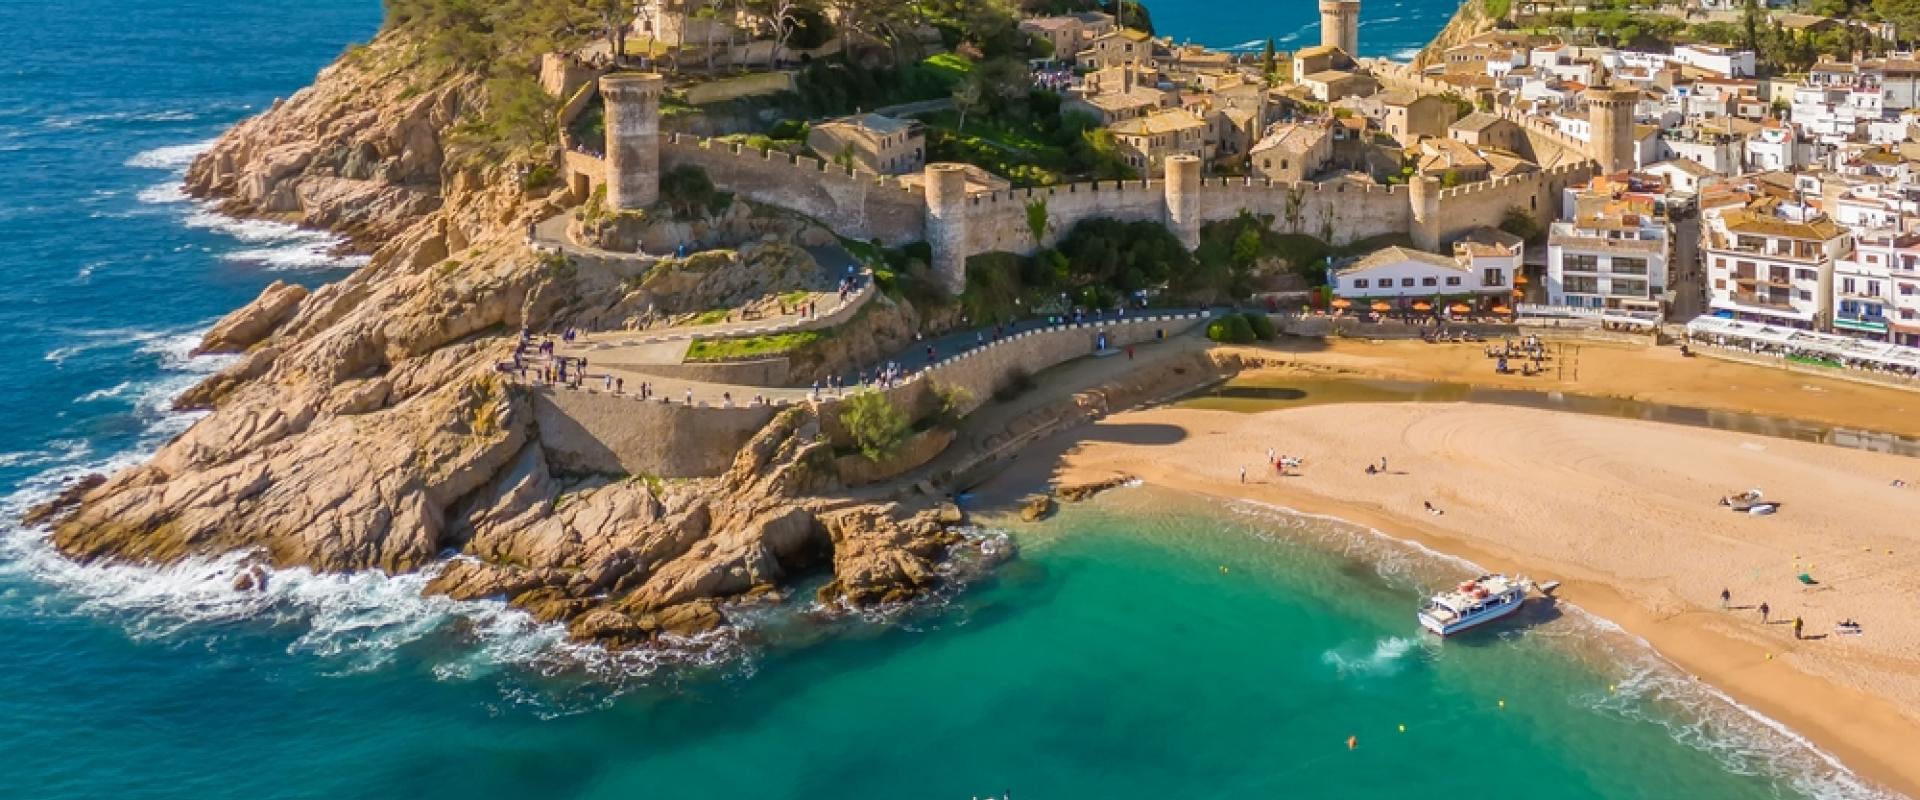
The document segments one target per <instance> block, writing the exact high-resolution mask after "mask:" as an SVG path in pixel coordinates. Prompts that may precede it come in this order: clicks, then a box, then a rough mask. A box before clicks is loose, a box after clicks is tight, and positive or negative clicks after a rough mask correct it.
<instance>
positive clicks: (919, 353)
mask: <svg viewBox="0 0 1920 800" xmlns="http://www.w3.org/2000/svg"><path fill="white" fill-rule="evenodd" d="M1195 313H1201V310H1199V309H1182V310H1178V311H1172V310H1163V309H1152V310H1149V311H1144V312H1134V313H1131V314H1128V315H1127V317H1126V318H1125V319H1138V318H1140V317H1162V316H1166V317H1173V316H1180V315H1190V314H1195ZM1118 319H1120V318H1117V317H1115V316H1114V315H1113V314H1111V313H1109V314H1107V315H1106V317H1105V319H1104V320H1096V319H1094V318H1088V319H1086V320H1085V323H1086V324H1098V322H1100V321H1107V322H1112V321H1116V320H1118ZM1074 324H1075V323H1073V322H1072V321H1070V320H1061V319H1052V320H1049V319H1045V318H1042V319H1034V320H1023V321H1022V322H1020V323H1019V324H1016V325H1012V326H1005V327H1002V328H1001V330H1000V332H1001V335H1002V337H1009V336H1013V335H1015V334H1017V333H1027V332H1032V331H1039V330H1044V329H1048V328H1058V329H1068V328H1071V327H1072V326H1073V325H1074ZM993 331H994V329H993V328H978V329H974V330H968V331H963V332H958V333H954V334H950V335H948V336H943V337H941V338H939V339H936V340H933V341H931V342H925V343H920V344H916V345H915V346H914V347H912V348H910V349H909V350H907V351H906V352H902V353H899V354H896V355H895V356H894V357H892V358H890V359H886V360H884V361H882V362H880V363H878V364H869V365H865V366H863V368H862V370H861V371H863V372H865V373H867V374H869V375H871V374H873V373H874V372H876V371H877V370H878V369H879V368H880V367H882V366H885V365H887V364H893V365H896V366H897V367H898V369H899V370H900V372H901V373H902V374H903V375H905V376H906V377H904V378H903V379H902V381H907V380H913V379H914V378H916V377H918V375H919V373H921V372H923V371H925V370H926V369H928V368H929V367H931V366H936V365H938V364H939V362H941V361H945V360H947V359H951V358H954V357H957V356H959V355H962V354H964V353H965V352H967V351H969V350H972V349H975V348H976V347H980V346H983V345H984V344H989V343H992V342H993V341H994V340H993ZM929 344H930V345H932V346H933V347H934V351H933V356H934V357H933V358H932V359H931V360H929V358H928V352H927V349H926V348H927V346H928V345H929ZM556 350H558V348H556ZM559 355H562V356H568V355H570V354H568V353H564V352H562V353H559ZM574 357H575V358H577V356H574ZM1081 360H1089V359H1081ZM1097 360H1099V361H1105V362H1112V363H1114V364H1116V365H1120V366H1116V367H1109V369H1124V368H1125V366H1124V365H1125V364H1127V363H1128V362H1127V361H1126V359H1125V358H1123V357H1118V356H1115V357H1110V358H1106V359H1097ZM522 362H523V364H524V365H525V366H526V367H527V372H526V378H525V380H526V381H527V382H528V383H529V384H534V385H542V383H543V382H542V381H541V380H540V379H539V377H540V371H541V369H542V368H547V367H551V366H553V365H552V364H551V362H549V361H548V360H547V359H545V358H543V357H540V356H537V355H533V354H532V352H531V349H530V350H529V354H528V355H527V356H525V357H523V359H522ZM572 363H577V362H572ZM509 366H510V365H502V367H503V369H504V368H507V367H509ZM513 374H515V375H516V376H517V375H518V374H519V373H518V371H517V370H515V371H513ZM572 374H573V368H572V367H569V370H568V375H569V376H571V375H572ZM849 378H850V381H849V385H848V387H846V388H842V389H840V390H837V391H835V390H829V389H821V390H820V391H819V393H818V394H817V395H816V394H815V392H814V389H813V388H812V387H810V386H800V387H793V386H788V387H767V386H746V385H740V384H726V383H708V382H703V381H692V380H684V379H673V378H660V377H656V376H653V375H648V374H645V373H642V372H637V371H635V370H634V369H631V368H627V367H622V366H620V365H618V364H612V363H607V362H600V361H596V360H595V357H594V356H593V355H588V356H587V369H586V371H585V377H584V378H583V379H582V380H581V381H580V388H581V389H582V390H592V391H609V389H608V386H607V384H608V380H609V379H615V380H620V381H624V387H623V391H621V393H622V394H624V395H628V396H634V395H637V393H638V392H639V389H640V385H641V384H642V383H647V384H650V385H651V387H652V391H653V397H654V398H655V399H659V400H662V401H665V402H675V403H684V402H688V401H689V399H691V401H692V402H693V403H695V404H697V405H705V406H720V405H725V404H726V403H728V402H731V403H732V404H733V405H735V406H745V405H748V404H750V403H752V402H754V400H755V398H762V399H764V400H765V401H766V402H767V403H769V404H773V405H785V404H788V403H798V402H804V401H807V400H811V399H814V398H815V397H820V398H831V397H841V396H845V395H846V394H850V393H851V392H853V391H855V390H857V389H858V388H860V387H859V386H856V385H854V383H856V382H857V380H858V377H857V375H855V376H849ZM616 386H619V384H616Z"/></svg>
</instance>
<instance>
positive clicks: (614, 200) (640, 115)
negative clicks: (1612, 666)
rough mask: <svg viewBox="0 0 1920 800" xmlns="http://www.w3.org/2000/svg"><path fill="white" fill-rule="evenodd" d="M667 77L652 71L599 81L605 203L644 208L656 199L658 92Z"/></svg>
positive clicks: (658, 125)
mask: <svg viewBox="0 0 1920 800" xmlns="http://www.w3.org/2000/svg"><path fill="white" fill-rule="evenodd" d="M665 88H666V80H665V79H664V78H662V77H660V76H659V75H654V74H650V73H621V74H617V75H608V76H606V77H603V78H601V79H600V97H601V98H602V99H603V100H605V101H606V105H607V116H606V126H607V204H608V205H609V206H612V207H613V208H615V209H620V210H633V209H641V208H646V207H648V206H651V205H653V204H654V203H656V202H658V201H659V200H660V93H661V91H662V90H664V89H665Z"/></svg>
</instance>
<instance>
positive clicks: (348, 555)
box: [32, 23, 964, 647]
mask: <svg viewBox="0 0 1920 800" xmlns="http://www.w3.org/2000/svg"><path fill="white" fill-rule="evenodd" d="M420 51H421V48H420V47H419V42H418V41H417V36H416V32H414V31H410V30H409V29H408V28H407V27H406V26H404V25H395V24H392V23H390V25H389V27H388V29H387V30H385V31H383V32H382V33H381V34H380V35H379V36H378V37H377V38H376V39H375V40H374V41H372V42H371V43H369V44H368V45H365V46H363V47H360V48H356V49H354V50H353V51H351V52H349V53H348V54H347V55H345V56H343V57H342V58H341V59H340V60H339V61H338V62H336V63H335V64H333V65H332V66H330V67H328V68H327V69H326V70H324V71H323V72H322V73H320V75H319V76H318V78H317V79H316V81H315V82H314V84H313V85H311V86H310V87H308V88H306V89H303V90H302V91H300V92H298V93H297V94H295V95H293V96H292V97H290V98H287V99H285V100H283V101H277V102H276V103H274V105H273V107H272V108H271V109H269V110H268V111H266V112H265V113H263V114H261V115H259V116H257V117H255V118H253V119H250V120H247V121H246V122H243V123H241V124H240V125H238V126H236V127H234V128H233V129H232V130H230V131H229V132H228V133H226V134H225V135H224V136H222V137H221V138H220V139H219V140H218V142H217V143H216V144H214V145H213V146H212V148H211V149H210V150H208V151H207V152H206V153H205V154H204V155H203V156H201V157H200V158H199V160H198V161H197V162H196V163H195V164H194V165H193V166H192V168H191V170H190V171H189V173H188V175H187V189H188V191H189V192H190V193H191V194H193V195H194V196H196V197H199V198H203V199H207V200H210V201H215V202H217V203H218V204H219V208H220V210H221V211H223V212H225V213H228V214H233V215H237V216H247V217H265V218H272V219H277V220H283V221H288V222H293V223H297V224H301V225H306V226H312V227H319V228H325V229H328V230H332V231H337V232H339V233H341V234H343V235H345V236H346V237H347V238H348V239H349V240H350V241H351V243H352V246H353V247H355V248H357V249H360V250H362V251H365V252H369V253H371V260H370V262H369V263H368V264H366V265H365V266H364V267H362V268H360V269H358V270H357V271H355V272H354V273H353V274H351V275H349V276H348V277H346V278H344V279H343V280H340V281H338V282H335V283H332V284H328V285H325V286H321V287H319V288H317V289H314V290H312V291H309V290H307V289H305V288H302V287H299V286H293V285H287V284H280V283H275V284H274V285H272V286H270V287H268V288H267V289H266V290H265V291H264V292H262V293H261V295H260V297H259V298H258V299H257V300H255V301H254V302H252V303H250V304H249V305H247V306H245V307H243V308H240V309H238V310H236V311H234V312H233V313H232V314H231V315H229V316H228V317H227V318H226V319H224V320H222V321H221V322H220V323H219V324H217V325H215V326H214V327H213V329H212V330H211V331H209V332H208V333H207V335H206V337H205V341H204V342H203V343H202V344H201V346H200V348H199V350H200V351H201V352H208V353H236V354H240V357H239V359H238V360H237V361H236V362H235V363H234V364H233V365H232V366H231V367H230V368H228V369H226V370H225V371H223V372H221V373H219V374H217V375H214V376H211V377H209V378H208V379H207V380H206V381H205V382H203V383H202V384H201V385H199V386H197V387H195V388H193V389H192V390H191V391H189V392H187V393H186V394H185V395H183V396H182V397H180V398H179V400H178V401H177V405H178V406H179V407H181V408H193V409H206V410H208V411H209V414H208V415H207V416H206V417H205V418H204V419H201V420H199V421H198V422H197V423H196V424H195V425H194V426H193V427H192V428H191V429H189V430H188V431H186V432H185V433H183V434H181V435H180V436H179V437H178V438H176V439H175V440H173V441H172V442H170V443H168V444H167V445H165V446H164V447H163V448H162V449H161V450H160V451H159V452H158V453H156V454H155V455H154V456H153V457H152V458H151V459H150V460H149V461H148V462H147V463H145V464H142V465H139V466H136V467H133V468H130V469H126V470H124V471H122V472H120V473H118V474H115V475H111V476H96V477H92V478H89V479H88V480H86V481H84V482H80V483H78V484H76V485H75V486H74V487H72V489H70V490H69V491H68V492H67V493H65V494H63V495H62V496H61V497H60V498H57V499H56V500H55V501H54V502H52V503H50V504H48V505H47V506H45V507H43V508H42V509H39V510H37V511H36V512H35V514H34V516H33V518H32V521H33V522H35V523H40V524H48V525H51V531H52V532H51V535H50V540H51V542H52V543H53V544H54V545H55V546H56V547H57V548H59V549H60V550H61V551H63V552H64V553H66V554H68V555H70V556H71V557H73V558H75V559H79V560H83V561H92V560H112V561H120V562H134V563H164V562H171V561H176V560H179V559H184V558H188V557H194V556H201V555H212V554H219V553H226V552H231V551H235V550H246V551H249V552H252V553H254V554H256V555H257V558H258V562H259V563H261V564H265V565H270V566H273V567H294V566H301V567H308V568H312V569H315V570H321V571H354V570H385V571H390V572H409V571H419V570H437V575H436V577H435V578H434V579H433V580H432V582H431V584H430V586H429V587H428V589H427V591H429V592H436V593H443V594H446V595H448V596H451V597H454V598H462V599H470V598H489V597H491V598H505V599H507V600H508V601H510V602H512V603H513V604H515V605H517V606H521V607H524V608H526V609H527V610H528V611H530V612H531V613H533V614H534V615H536V616H537V617H539V618H540V619H543V620H550V621H554V622H558V623H563V624H565V625H567V626H568V629H569V631H570V632H571V633H573V634H574V635H575V636H577V637H579V638H582V639H589V640H596V641H600V642H604V643H606V644H608V645H610V646H616V647H631V646H641V645H645V644H646V643H648V642H651V641H654V640H656V639H657V638H658V637H659V636H661V635H663V634H690V633H695V632H698V631H703V630H707V629H710V628H713V627H715V626H718V625H722V624H724V622H725V619H726V614H727V609H728V607H729V605H730V604H733V603H741V602H750V601H753V600H756V599H760V598H769V597H778V596H780V595H781V594H782V593H783V592H784V591H785V590H786V589H787V588H789V586H790V583H788V580H789V578H790V577H791V576H794V575H796V574H800V573H803V572H807V571H830V572H831V574H832V579H831V582H830V583H829V584H828V585H827V587H826V588H825V589H823V590H822V592H821V595H822V599H823V600H825V601H827V602H829V603H834V604H837V603H846V604H852V605H865V604H873V603H882V602H898V601H901V600H906V599H910V598H912V597H914V596H916V595H917V594H919V593H921V592H924V591H927V590H929V589H931V588H933V587H934V586H935V585H937V584H938V583H940V582H941V580H942V575H943V571H942V569H941V566H940V564H941V562H942V561H943V560H944V559H946V558H947V557H948V556H949V554H950V552H951V551H952V550H953V549H954V548H956V547H962V546H964V543H963V542H962V539H961V537H960V536H958V535H957V534H956V533H954V532H952V531H950V530H949V528H948V525H947V524H945V523H942V522H940V521H939V519H938V518H937V515H936V514H935V512H933V511H916V510H911V509H903V508H899V507H896V506H895V505H893V504H891V503H883V504H876V503H871V502H867V503H862V502H853V501H850V500H846V499H834V496H835V491H834V490H835V489H837V488H838V486H839V478H838V477H837V475H836V473H835V470H834V468H833V465H834V453H833V448H832V446H831V445H830V444H828V443H827V441H826V439H825V438H824V437H822V436H821V433H820V431H821V420H820V419H819V417H818V415H817V412H816V411H815V410H813V409H812V408H809V407H805V406H797V407H790V408H787V409H784V410H783V411H781V412H780V413H779V414H777V415H776V416H774V418H773V420H772V422H771V423H769V424H767V425H766V426H765V428H764V429H763V430H761V431H760V432H759V433H758V434H757V435H754V436H753V437H752V439H751V440H750V441H749V442H748V444H747V445H746V446H745V447H744V448H741V449H740V450H739V451H738V452H737V454H735V455H733V457H732V466H731V468H730V469H728V470H727V471H726V472H725V474H723V475H718V476H713V477H699V478H684V479H669V480H663V479H659V478H653V477H649V476H644V475H582V474H567V473H564V472H562V471H561V470H559V469H556V468H555V467H554V466H553V461H552V460H551V459H549V458H548V455H547V453H546V452H544V450H543V448H542V446H541V444H540V437H539V436H538V434H537V430H536V421H535V414H534V413H533V410H532V407H531V406H532V400H531V398H530V397H529V392H530V390H529V389H528V388H526V387H525V386H523V385H521V384H519V383H516V382H513V381H510V380H508V379H507V378H506V376H504V375H503V374H502V373H501V372H500V371H499V370H498V368H497V365H498V364H500V363H501V362H502V361H503V360H507V359H510V358H511V357H512V353H513V351H514V348H515V343H516V341H517V339H518V336H519V333H520V331H521V330H523V329H527V330H533V331H551V330H560V329H564V328H566V327H570V326H575V325H580V326H605V325H613V326H629V327H631V326H636V325H646V324H650V323H654V322H658V321H662V320H670V319H672V318H673V317H674V316H675V315H676V314H684V313H687V312H690V311H697V310H703V309H704V308H706V307H711V306H710V304H711V303H715V302H722V301H733V300H739V299H741V298H740V297H735V296H711V295H715V293H716V292H715V290H714V287H715V286H716V285H717V284H716V283H715V281H714V280H713V279H712V278H713V276H715V275H722V274H724V275H730V276H733V278H734V279H737V280H731V282H727V281H721V282H720V283H721V284H724V286H726V287H732V289H733V290H736V291H733V295H740V296H745V295H748V294H752V293H753V292H757V291H760V290H763V289H769V288H771V287H772V286H773V285H774V284H775V283H777V282H778V280H779V279H781V278H783V277H785V276H780V275H775V276H774V277H773V278H769V279H768V282H767V283H766V285H764V286H762V285H759V284H754V283H753V281H754V280H757V278H755V277H753V276H768V275H773V273H774V272H777V271H779V270H786V269H801V268H805V267H809V266H811V260H810V259H807V258H806V256H805V253H804V252H803V251H801V250H800V248H801V247H803V246H805V245H807V244H809V243H813V242H810V241H808V240H806V238H805V237H806V236H817V233H814V234H809V233H807V232H806V231H805V230H804V228H796V229H793V230H784V231H783V230H774V229H772V228H768V227H765V226H759V227H756V225H757V223H755V222H754V220H753V215H751V214H749V213H747V212H746V211H728V212H725V213H723V214H721V215H720V216H719V217H718V218H717V220H716V221H715V222H714V223H713V226H714V227H716V228H717V227H724V226H728V225H731V226H735V227H740V228H746V229H748V230H749V232H750V233H752V234H753V235H755V236H756V237H763V238H764V240H760V239H756V240H755V241H754V242H752V243H751V244H750V245H749V246H746V247H742V248H740V249H738V250H735V251H725V252H722V253H719V254H701V255H698V256H696V257H693V258H688V259H683V261H684V262H689V263H683V264H680V265H679V267H680V268H679V269H667V270H664V271H662V270H657V269H656V270H652V271H651V272H645V271H636V268H633V267H630V266H626V265H622V264H619V263H606V264H602V263H589V262H590V260H582V261H569V260H568V259H564V258H559V259H556V258H554V257H552V256H550V255H548V256H542V255H540V254H538V253H536V252H534V251H533V250H532V249H530V248H529V246H528V242H527V232H528V230H529V229H530V226H532V225H533V224H534V223H536V222H538V221H541V220H544V219H548V218H550V217H553V216H555V215H557V214H559V213H561V211H562V210H563V207H564V205H565V197H566V193H565V190H564V189H553V188H539V189H529V188H527V186H528V182H527V181H526V180H524V176H525V174H526V169H527V164H526V163H524V162H517V161H502V160H497V159H496V158H494V157H492V156H491V155H490V154H489V153H487V152H485V151H480V150H475V149H473V148H471V147H470V146H469V145H468V144H467V143H466V140H465V138H464V137H465V136H466V132H467V131H470V130H471V129H472V127H473V126H474V125H476V124H477V122H478V121H479V120H481V118H482V115H483V111H484V105H485V103H486V102H488V101H487V99H486V93H485V92H484V91H483V84H484V81H483V79H482V78H481V77H479V75H478V74H477V73H475V72H473V71H461V70H452V71H448V70H446V69H444V68H436V69H428V67H427V66H426V65H425V63H424V62H423V61H422V60H421V59H422V58H423V57H422V56H421V55H420ZM538 155H543V156H545V157H549V158H551V157H554V156H555V155H556V154H555V153H553V152H552V151H548V152H547V153H544V154H538ZM702 258H704V259H706V260H707V261H710V262H715V263H711V264H705V265H702V264H698V263H691V262H695V261H698V260H699V259H702ZM796 263H801V264H802V266H801V267H794V266H793V265H794V264H796ZM703 291H704V292H705V293H706V294H705V295H702V294H701V293H702V292H703ZM718 294H720V295H727V290H726V289H725V288H724V287H723V289H722V290H719V291H718ZM911 313H912V312H911V309H895V310H894V311H892V312H891V316H889V315H884V314H883V315H878V316H876V317H875V319H876V320H885V319H896V318H898V317H899V316H900V315H902V314H905V315H909V316H910V315H911ZM866 324H867V325H868V326H869V327H873V326H875V325H878V326H880V327H881V328H886V329H888V330H891V331H892V333H891V334H890V335H891V336H893V337H895V338H897V337H899V336H900V335H901V334H900V332H899V331H898V330H896V329H899V328H902V327H903V324H902V323H899V322H898V321H896V322H893V323H883V322H868V323H866ZM840 338H841V339H846V340H850V339H853V338H860V337H857V336H855V337H840ZM866 338H867V339H869V340H871V339H872V336H868V337H866ZM885 344H886V343H885V342H882V343H880V344H875V343H872V342H871V341H869V342H868V344H866V345H865V346H861V345H852V344H845V343H843V344H842V345H841V346H842V347H843V349H846V350H848V351H849V353H848V354H847V355H846V357H853V356H855V355H859V354H862V353H864V352H866V351H871V350H875V349H877V348H879V347H881V346H884V345H885ZM856 351H857V352H856ZM254 574H256V573H254V572H245V573H242V574H241V575H240V576H238V577H237V578H236V583H239V584H246V583H250V581H249V580H247V578H248V577H250V576H252V575H254Z"/></svg>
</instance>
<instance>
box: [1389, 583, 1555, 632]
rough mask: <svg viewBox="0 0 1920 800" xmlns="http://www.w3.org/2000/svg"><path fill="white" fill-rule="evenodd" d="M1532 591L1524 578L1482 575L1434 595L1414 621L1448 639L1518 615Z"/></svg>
mask: <svg viewBox="0 0 1920 800" xmlns="http://www.w3.org/2000/svg"><path fill="white" fill-rule="evenodd" d="M1532 588H1533V582H1532V581H1529V580H1527V579H1526V578H1509V577H1507V576H1505V575H1482V576H1480V577H1478V578H1475V579H1473V580H1470V581H1465V582H1462V583H1461V584H1460V585H1459V586H1457V587H1455V588H1454V589H1453V590H1452V591H1446V592H1441V593H1439V594H1436V595H1434V596H1433V597H1432V598H1431V599H1429V600H1427V604H1426V605H1424V606H1422V607H1421V608H1420V611H1419V613H1418V614H1417V615H1416V617H1417V618H1418V619H1419V620H1420V627H1423V628H1426V629H1427V630H1429V631H1432V632H1434V633H1437V634H1440V635H1441V636H1451V635H1453V634H1456V633H1460V632H1461V631H1465V630H1468V629H1471V628H1475V627H1478V626H1480V625H1484V624H1486V623H1489V622H1492V621H1494V620H1496V619H1500V618H1501V617H1505V616H1507V615H1508V614H1512V613H1513V612H1515V611H1519V610H1520V605H1521V604H1522V603H1524V602H1526V599H1527V592H1528V591H1530V590H1531V589H1532Z"/></svg>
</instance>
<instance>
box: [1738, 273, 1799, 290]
mask: <svg viewBox="0 0 1920 800" xmlns="http://www.w3.org/2000/svg"><path fill="white" fill-rule="evenodd" d="M1733 282H1734V283H1736V284H1739V285H1740V287H1741V288H1743V289H1745V290H1746V291H1749V292H1756V291H1759V290H1760V288H1761V287H1771V288H1776V289H1791V288H1793V280H1792V279H1791V278H1788V279H1785V280H1776V279H1774V278H1770V277H1769V278H1760V277H1755V276H1752V275H1735V276H1734V277H1733Z"/></svg>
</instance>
